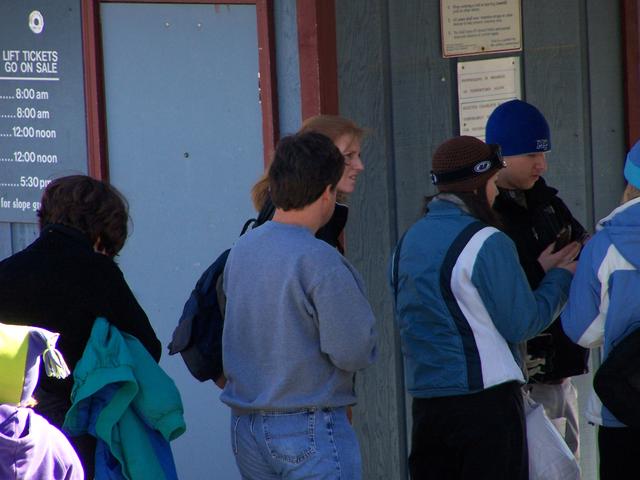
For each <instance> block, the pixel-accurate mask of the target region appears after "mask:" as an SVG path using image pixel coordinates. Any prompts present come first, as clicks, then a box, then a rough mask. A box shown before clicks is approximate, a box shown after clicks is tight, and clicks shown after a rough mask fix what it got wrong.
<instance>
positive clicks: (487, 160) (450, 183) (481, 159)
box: [431, 136, 505, 192]
mask: <svg viewBox="0 0 640 480" xmlns="http://www.w3.org/2000/svg"><path fill="white" fill-rule="evenodd" d="M504 166H505V164H504V161H503V160H502V155H501V154H500V147H499V146H498V145H487V144H486V143H484V142H483V141H482V140H478V139H477V138H475V137H469V136H460V137H453V138H451V139H449V140H447V141H446V142H444V143H443V144H442V145H440V146H439V147H438V148H437V149H436V151H435V153H434V154H433V161H432V164H431V167H432V170H431V180H432V182H433V184H434V185H435V186H436V187H437V188H438V190H439V191H441V192H471V191H474V190H476V189H478V188H480V187H482V186H483V185H484V184H485V183H486V182H487V180H488V179H489V178H490V177H491V176H492V175H494V174H495V173H496V171H498V170H499V169H501V168H504Z"/></svg>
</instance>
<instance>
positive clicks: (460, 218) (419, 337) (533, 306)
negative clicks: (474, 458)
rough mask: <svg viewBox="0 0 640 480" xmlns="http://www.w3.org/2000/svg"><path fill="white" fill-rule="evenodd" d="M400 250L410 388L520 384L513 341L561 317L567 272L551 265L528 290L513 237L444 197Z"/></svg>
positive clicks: (400, 303) (443, 391)
mask: <svg viewBox="0 0 640 480" xmlns="http://www.w3.org/2000/svg"><path fill="white" fill-rule="evenodd" d="M450 197H451V196H447V197H445V198H450ZM396 255H399V257H398V275H397V279H398V283H397V286H398V289H397V297H396V318H397V321H398V323H399V327H400V335H401V339H402V350H403V353H404V357H405V368H406V377H407V378H406V382H407V388H408V390H409V393H411V395H413V396H414V397H420V398H430V397H441V396H450V395H464V394H468V393H474V392H479V391H482V390H484V389H486V388H489V387H492V386H495V385H499V384H502V383H505V382H509V381H518V382H522V383H524V377H523V374H522V369H521V367H520V365H521V362H520V358H519V354H518V349H517V344H518V343H519V342H522V341H524V340H527V339H529V338H531V337H533V336H535V335H536V334H537V333H539V332H540V331H542V330H543V329H544V328H545V327H547V326H548V325H549V324H550V323H551V322H552V321H553V319H554V318H556V317H557V316H558V314H559V312H560V309H561V308H562V307H563V306H564V303H565V302H566V299H567V297H568V293H569V285H570V283H571V277H572V275H571V273H570V272H569V271H567V270H564V269H551V270H550V271H549V272H547V274H546V276H545V277H544V279H543V280H542V282H541V283H540V286H539V287H538V289H537V290H536V291H535V292H532V291H531V289H530V287H529V283H528V282H527V278H526V276H525V274H524V272H523V271H522V268H521V267H520V263H519V261H518V255H517V253H516V248H515V245H514V244H513V242H512V241H511V239H510V238H509V237H508V236H507V235H505V234H504V233H502V232H501V231H499V230H497V229H496V228H493V227H489V226H487V225H486V224H484V223H482V222H479V221H478V220H477V218H475V217H473V216H471V215H470V214H468V213H466V212H465V211H464V210H463V209H462V208H461V206H459V205H457V204H456V203H455V202H454V201H448V200H443V199H438V198H436V199H434V200H433V201H432V202H431V203H430V204H429V213H428V214H427V215H426V216H425V217H423V218H422V219H421V220H419V221H418V222H417V223H416V224H414V225H413V226H412V227H411V228H410V229H409V231H408V232H407V234H406V235H405V237H404V239H403V241H402V245H401V248H400V251H399V252H396ZM392 269H393V265H392ZM392 288H393V287H392Z"/></svg>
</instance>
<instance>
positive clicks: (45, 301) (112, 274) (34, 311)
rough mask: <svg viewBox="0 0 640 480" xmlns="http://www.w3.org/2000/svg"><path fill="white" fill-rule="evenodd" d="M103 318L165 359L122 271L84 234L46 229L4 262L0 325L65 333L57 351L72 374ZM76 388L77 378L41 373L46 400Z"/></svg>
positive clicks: (57, 227)
mask: <svg viewBox="0 0 640 480" xmlns="http://www.w3.org/2000/svg"><path fill="white" fill-rule="evenodd" d="M99 316H100V317H104V318H106V319H107V320H108V321H109V322H111V323H112V324H113V325H114V326H116V327H117V328H118V329H120V330H121V331H123V332H127V333H130V334H132V335H134V336H135V337H137V338H138V339H139V340H140V341H141V342H142V344H143V345H144V346H145V348H146V349H147V350H148V351H149V353H151V355H152V356H153V358H155V359H156V361H157V360H159V359H160V353H161V345H160V341H159V340H158V338H157V337H156V334H155V332H154V331H153V328H152V327H151V324H150V323H149V319H148V318H147V315H146V314H145V312H144V311H143V310H142V308H141V307H140V305H139V304H138V302H137V301H136V299H135V297H134V296H133V293H132V292H131V290H130V289H129V286H128V285H127V283H126V281H125V279H124V276H123V275H122V271H121V270H120V268H118V266H117V265H116V263H115V262H114V261H113V260H112V259H110V258H109V257H106V256H105V255H101V254H99V253H95V252H94V251H93V248H92V245H91V242H90V240H89V239H88V238H87V237H85V236H84V235H83V234H82V233H81V232H80V231H78V230H75V229H73V228H69V227H66V226H63V225H50V226H47V227H45V228H44V229H43V231H42V232H41V234H40V237H39V238H38V239H36V240H35V241H34V242H33V243H32V244H31V245H29V246H28V247H27V248H26V249H24V250H22V251H21V252H18V253H16V254H14V255H12V256H11V257H9V258H7V259H5V260H3V261H2V262H0V322H3V323H10V324H17V325H33V326H38V327H42V328H46V329H47V330H50V331H52V332H58V333H60V339H59V340H58V349H59V350H60V351H61V352H62V354H63V356H64V358H65V360H66V362H67V364H68V365H69V368H70V369H71V370H72V371H73V368H74V367H75V365H76V363H77V362H78V360H79V359H80V357H81V356H82V353H83V351H84V347H85V345H86V343H87V341H88V339H89V335H90V333H91V328H92V327H93V322H94V320H95V319H96V317H99ZM72 386H73V378H72V377H68V378H67V379H65V380H57V379H54V378H49V377H47V376H46V375H45V374H44V372H43V369H42V368H41V373H40V380H39V385H38V390H37V392H40V393H41V395H49V394H51V395H50V396H55V397H57V398H58V399H64V401H67V400H68V399H69V396H70V394H71V388H72ZM43 392H44V393H43ZM37 396H38V394H36V397H37ZM38 400H41V399H38Z"/></svg>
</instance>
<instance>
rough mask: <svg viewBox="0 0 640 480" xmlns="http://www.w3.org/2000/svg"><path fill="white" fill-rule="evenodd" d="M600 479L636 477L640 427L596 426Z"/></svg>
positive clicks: (639, 447)
mask: <svg viewBox="0 0 640 480" xmlns="http://www.w3.org/2000/svg"><path fill="white" fill-rule="evenodd" d="M598 451H599V453H600V480H624V479H625V478H638V471H637V469H638V458H640V429H638V428H630V427H624V428H612V427H599V428H598Z"/></svg>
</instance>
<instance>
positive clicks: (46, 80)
mask: <svg viewBox="0 0 640 480" xmlns="http://www.w3.org/2000/svg"><path fill="white" fill-rule="evenodd" d="M81 27H82V24H81V13H80V0H56V1H55V2H52V1H51V0H2V1H0V222H26V223H34V222H36V211H37V209H38V207H39V206H40V203H39V202H40V198H41V196H42V190H43V189H44V188H45V187H46V186H47V184H48V183H49V182H51V180H53V179H54V178H57V177H60V176H63V175H69V174H79V173H86V171H87V153H86V152H87V146H86V142H87V138H86V126H85V103H84V83H83V70H82V65H83V60H82V30H81Z"/></svg>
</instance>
